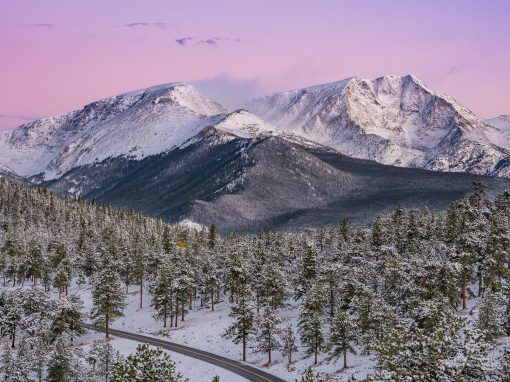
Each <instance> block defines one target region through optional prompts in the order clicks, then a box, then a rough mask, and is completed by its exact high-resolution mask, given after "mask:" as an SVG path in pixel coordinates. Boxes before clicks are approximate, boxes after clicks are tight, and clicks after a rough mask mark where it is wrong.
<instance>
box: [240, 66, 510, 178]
mask: <svg viewBox="0 0 510 382" xmlns="http://www.w3.org/2000/svg"><path fill="white" fill-rule="evenodd" d="M247 109H248V110H250V111H252V112H254V113H255V114H257V115H259V116H260V117H261V118H263V119H265V120H267V121H269V122H270V123H272V124H274V125H276V126H277V127H279V128H281V129H284V130H285V131H288V132H291V133H293V134H297V135H300V136H303V137H306V138H308V139H310V140H313V141H316V142H319V143H321V144H323V145H326V146H330V147H333V148H335V149H338V150H339V151H340V152H341V153H344V154H346V155H349V156H352V157H356V158H363V159H371V160H375V161H378V162H380V163H384V164H390V165H396V166H404V167H420V168H426V169H432V170H438V171H449V172H450V171H455V172H472V173H475V174H482V175H499V176H510V169H509V167H508V165H509V151H508V150H509V149H510V139H509V137H507V136H506V135H505V134H503V133H502V132H501V131H499V130H498V129H495V128H494V127H492V126H490V125H488V124H487V123H485V122H484V121H482V120H480V119H479V118H477V117H476V116H475V115H474V114H473V113H472V112H471V111H469V110H468V109H466V108H465V107H463V106H461V105H460V104H458V103H457V102H456V101H455V100H453V99H452V98H450V97H448V96H445V95H441V94H438V93H436V92H434V91H432V90H430V89H429V88H428V87H427V86H425V85H424V84H423V83H422V82H421V81H420V80H419V79H417V78H416V77H414V76H412V75H408V76H404V77H399V76H384V77H380V78H376V79H373V80H367V79H362V78H357V77H353V78H348V79H345V80H342V81H339V82H334V83H330V84H325V85H318V86H312V87H309V88H304V89H299V90H294V91H288V92H283V93H278V94H274V95H272V96H267V97H263V98H259V99H256V100H254V101H252V102H251V103H250V104H249V105H248V107H247Z"/></svg>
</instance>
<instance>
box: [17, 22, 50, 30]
mask: <svg viewBox="0 0 510 382" xmlns="http://www.w3.org/2000/svg"><path fill="white" fill-rule="evenodd" d="M20 27H21V28H46V29H52V28H53V24H50V23H38V24H30V25H20Z"/></svg>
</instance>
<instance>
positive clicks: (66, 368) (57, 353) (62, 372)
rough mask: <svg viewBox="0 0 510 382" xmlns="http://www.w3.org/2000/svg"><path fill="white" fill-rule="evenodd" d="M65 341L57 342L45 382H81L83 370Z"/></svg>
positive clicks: (62, 339) (63, 339)
mask: <svg viewBox="0 0 510 382" xmlns="http://www.w3.org/2000/svg"><path fill="white" fill-rule="evenodd" d="M66 342H67V339H65V338H61V339H59V341H57V343H56V345H55V349H54V350H53V352H52V353H51V356H50V360H49V363H48V372H47V376H46V382H81V381H83V370H82V369H81V363H80V361H79V360H77V359H76V358H75V356H74V354H73V353H72V352H71V351H70V350H69V348H68V346H67V344H66Z"/></svg>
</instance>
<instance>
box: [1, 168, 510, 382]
mask: <svg viewBox="0 0 510 382" xmlns="http://www.w3.org/2000/svg"><path fill="white" fill-rule="evenodd" d="M0 249H1V252H0V255H1V256H0V272H1V286H2V287H1V294H0V331H1V332H0V333H1V346H2V351H1V359H0V370H1V373H2V375H3V376H4V377H3V379H2V380H4V381H12V382H18V381H19V382H21V381H49V382H53V381H91V382H92V381H142V380H143V381H181V380H185V376H182V375H181V374H180V373H179V372H178V371H177V370H176V368H175V362H173V361H172V360H171V359H170V358H169V357H168V355H166V354H165V353H163V352H162V351H161V349H156V348H152V347H149V346H147V345H139V346H138V348H137V350H136V352H134V353H132V354H130V355H129V356H127V357H126V356H124V355H121V354H119V352H118V351H117V350H116V349H115V348H114V347H113V346H112V344H111V343H110V342H109V341H108V338H109V336H110V333H109V331H110V328H111V327H112V325H114V324H115V322H117V321H119V320H121V319H122V317H124V316H125V314H126V305H127V300H126V297H127V294H128V293H130V294H132V295H133V296H135V298H136V300H134V302H133V301H131V303H132V304H133V303H134V304H136V305H138V306H137V307H136V309H138V310H139V311H141V312H146V314H147V317H148V319H150V320H154V321H155V322H157V325H158V326H159V327H160V328H161V329H162V330H172V329H177V328H179V327H181V326H182V325H186V324H187V319H188V316H189V315H190V314H191V313H194V314H197V315H207V314H210V313H212V312H214V311H215V309H218V308H219V307H221V306H223V307H224V308H225V307H227V311H226V312H228V319H229V324H228V326H227V327H226V328H225V330H222V332H221V333H218V337H219V338H220V340H221V341H228V342H230V343H232V346H234V347H235V349H236V351H237V355H238V358H239V359H240V360H243V361H249V358H250V357H252V356H253V355H254V354H257V355H259V356H260V357H262V358H263V359H265V361H264V364H263V365H262V367H266V368H268V370H271V365H273V364H274V363H275V359H279V360H280V361H277V362H281V363H284V364H285V365H286V367H287V368H289V369H290V368H292V365H293V363H295V362H297V361H298V360H300V362H304V363H306V370H304V373H303V375H302V377H301V380H302V381H319V380H332V379H327V378H331V376H328V374H327V373H326V372H323V373H322V374H321V373H316V370H315V366H316V365H320V364H321V363H324V362H326V361H327V362H328V363H329V364H331V365H335V367H336V369H337V370H340V371H342V370H349V369H350V368H351V367H352V364H351V363H352V360H353V359H356V360H357V361H356V362H358V363H359V360H360V359H361V360H367V362H368V360H370V362H371V367H370V368H368V369H367V371H366V373H364V375H362V376H360V377H358V376H356V375H354V374H352V375H351V376H350V377H349V380H350V381H355V380H363V381H508V380H509V377H508V375H509V372H510V347H509V346H507V345H506V343H507V342H508V341H507V338H508V336H510V192H504V193H502V194H499V195H495V196H494V197H491V196H489V195H488V194H487V192H486V190H485V187H484V185H483V183H481V182H475V184H474V187H473V192H472V194H471V195H470V196H469V197H467V198H465V199H461V200H458V201H456V202H454V203H452V204H450V205H449V207H448V208H447V209H446V210H444V211H440V212H433V211H430V210H428V209H425V208H423V209H413V210H408V209H405V208H400V207H399V208H397V209H395V210H394V211H392V212H391V213H388V214H385V215H381V216H379V217H377V218H376V219H375V220H374V221H373V223H372V224H371V225H370V226H369V227H368V226H353V225H351V224H350V223H349V221H343V222H339V224H338V226H336V227H333V228H321V229H308V230H304V231H302V232H294V233H289V232H278V231H275V232H267V233H261V234H257V235H247V234H242V235H241V234H239V235H237V234H231V235H228V236H220V235H219V234H217V233H216V228H215V226H214V225H212V226H211V227H209V228H204V229H196V228H190V227H186V226H179V225H168V224H166V223H164V222H162V221H161V220H157V219H153V218H148V217H145V216H143V215H140V214H138V213H134V212H130V211H122V210H116V209H113V208H111V207H109V206H107V205H95V204H94V203H86V202H84V201H83V200H80V199H72V198H62V197H58V196H56V195H54V194H52V193H50V192H48V191H46V190H44V189H35V188H27V187H25V186H22V185H19V184H17V183H15V182H12V181H9V180H6V179H3V178H2V179H0ZM146 294H147V295H148V296H150V304H149V305H147V304H144V302H145V301H147V300H145V299H144V296H145V295H146ZM145 297H147V296H145ZM84 298H87V299H88V300H90V302H91V306H92V308H91V309H85V308H84V301H83V299H84ZM289 310H295V311H297V315H296V320H289V319H288V318H286V314H285V312H287V311H289ZM210 317H213V316H210ZM224 318H225V317H224ZM83 323H90V324H93V325H95V326H96V327H98V328H102V330H103V334H101V335H99V337H98V338H97V339H96V340H94V341H93V343H92V344H91V345H90V344H89V345H88V346H87V347H86V349H84V347H83V346H80V344H81V343H82V341H81V338H82V337H83V336H84V335H85V333H86V332H87V330H86V329H85V328H84V327H83V326H82V324H83ZM209 324H210V325H211V328H212V329H211V330H214V325H215V322H210V323H209ZM103 337H104V338H103ZM141 365H144V366H141ZM147 365H150V367H149V366H147ZM144 368H145V370H152V371H151V372H152V373H154V376H153V377H151V376H150V375H149V376H144V377H142V376H140V370H142V369H144ZM362 374H363V373H362ZM143 378H146V379H143ZM147 378H149V379H147ZM213 378H215V376H214V375H211V380H213ZM216 380H219V378H218V377H216Z"/></svg>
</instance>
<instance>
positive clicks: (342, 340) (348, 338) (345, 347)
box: [330, 308, 356, 369]
mask: <svg viewBox="0 0 510 382" xmlns="http://www.w3.org/2000/svg"><path fill="white" fill-rule="evenodd" d="M330 341H331V345H332V346H333V355H334V356H335V357H340V356H341V355H342V356H343V368H344V369H346V368H347V353H353V354H356V350H355V349H354V347H353V342H355V341H356V334H355V328H354V326H353V324H352V318H351V317H349V315H348V313H347V311H346V310H344V309H340V308H339V309H337V311H336V313H335V317H334V318H333V322H332V324H331V336H330Z"/></svg>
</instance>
